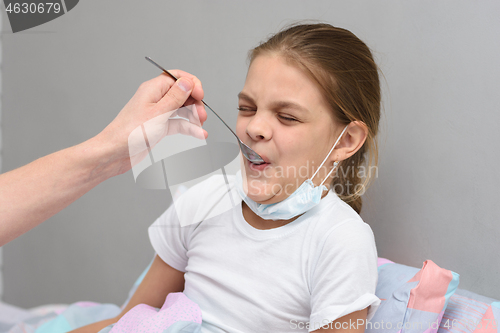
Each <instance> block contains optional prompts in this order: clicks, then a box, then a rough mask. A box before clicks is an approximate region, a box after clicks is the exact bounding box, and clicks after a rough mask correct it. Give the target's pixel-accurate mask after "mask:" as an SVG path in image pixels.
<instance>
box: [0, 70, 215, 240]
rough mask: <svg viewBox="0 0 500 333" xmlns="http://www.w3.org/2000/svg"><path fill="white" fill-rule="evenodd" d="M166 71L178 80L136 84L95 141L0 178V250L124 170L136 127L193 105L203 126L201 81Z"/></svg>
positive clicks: (193, 130) (191, 129) (190, 130)
mask: <svg viewBox="0 0 500 333" xmlns="http://www.w3.org/2000/svg"><path fill="white" fill-rule="evenodd" d="M172 72H173V73H174V75H176V76H177V77H180V79H179V80H178V81H177V82H174V80H173V79H171V78H170V77H169V76H167V75H165V74H162V75H160V76H158V77H156V78H154V79H152V80H149V81H147V82H144V83H143V84H141V86H140V87H139V89H138V90H137V92H136V93H135V95H134V96H133V97H132V99H131V100H130V101H129V102H128V103H127V104H126V105H125V107H124V108H123V109H122V110H121V111H120V113H119V114H118V115H117V117H116V118H115V119H114V120H113V121H112V122H111V123H110V124H109V125H108V126H107V127H106V128H105V129H104V130H103V131H102V132H101V133H99V134H98V135H97V136H95V137H93V138H91V139H89V140H87V141H85V142H83V143H81V144H79V145H76V146H73V147H70V148H67V149H64V150H61V151H58V152H56V153H53V154H50V155H48V156H45V157H42V158H39V159H37V160H35V161H34V162H31V163H29V164H27V165H25V166H23V167H20V168H18V169H15V170H12V171H10V172H7V173H4V174H1V175H0V246H3V245H5V244H6V243H8V242H9V241H11V240H13V239H15V238H16V237H18V236H20V235H22V234H23V233H25V232H27V231H29V230H31V229H32V228H34V227H36V226H37V225H39V224H40V223H42V222H43V221H45V220H46V219H48V218H49V217H51V216H53V215H54V214H56V213H57V212H59V211H60V210H62V209H63V208H65V207H66V206H68V205H69V204H71V203H72V202H73V201H75V200H76V199H78V198H80V197H81V196H82V195H83V194H85V193H86V192H88V191H89V190H90V189H92V188H93V187H95V186H96V185H97V184H99V183H101V182H103V181H104V180H106V179H108V178H111V177H113V176H116V175H119V174H122V173H124V172H126V171H128V170H129V169H130V168H131V162H130V156H129V146H128V137H129V135H130V133H131V132H132V131H133V130H134V129H135V128H137V127H138V126H141V125H142V124H144V123H145V122H147V121H148V120H151V119H153V118H161V117H158V116H160V115H164V114H166V113H167V112H169V111H173V110H176V109H178V108H180V107H181V106H183V105H191V104H194V105H195V109H194V110H195V111H194V112H196V113H197V115H196V117H195V118H197V119H199V124H200V125H201V124H203V122H204V121H205V119H206V112H205V109H204V108H203V105H202V104H201V102H200V101H201V99H202V98H203V89H202V87H201V82H200V81H199V80H198V79H197V78H196V77H195V76H193V75H191V74H188V73H185V72H183V71H178V70H173V71H172ZM190 116H191V115H190ZM186 123H188V122H183V123H182V124H186ZM188 124H189V123H188ZM183 127H184V128H182V129H180V130H179V129H177V132H182V133H184V134H189V135H193V136H196V137H199V138H203V137H206V135H207V133H206V132H205V131H204V130H203V129H201V127H198V126H196V125H188V126H187V127H185V126H184V125H183ZM165 134H167V133H162V134H161V135H165ZM144 156H146V154H144Z"/></svg>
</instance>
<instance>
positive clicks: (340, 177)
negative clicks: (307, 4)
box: [249, 23, 381, 213]
mask: <svg viewBox="0 0 500 333" xmlns="http://www.w3.org/2000/svg"><path fill="white" fill-rule="evenodd" d="M265 53H277V54H278V55H280V56H282V57H283V58H284V59H285V60H286V61H288V62H289V63H291V64H293V65H295V66H298V68H300V69H302V70H303V71H304V72H305V73H306V74H307V75H308V76H309V77H310V78H311V79H312V80H313V81H314V82H316V83H317V85H318V87H319V88H320V89H321V90H322V93H323V96H324V97H325V100H326V101H327V103H328V104H329V105H330V107H331V110H332V112H333V115H334V118H335V119H336V120H337V121H338V122H339V123H341V124H344V126H345V125H347V124H349V123H350V122H352V121H361V122H363V123H364V124H365V125H366V127H367V128H368V135H367V138H366V141H365V142H364V144H363V146H362V147H361V148H360V149H359V150H358V151H357V152H356V153H355V154H354V155H352V156H351V157H349V158H347V159H345V160H343V161H341V162H340V163H339V166H338V169H337V171H338V170H341V172H337V173H336V176H335V177H334V178H333V180H332V182H331V184H330V185H331V188H332V190H334V191H335V192H336V193H337V195H338V196H339V197H340V198H341V199H342V200H344V201H345V202H346V203H348V204H349V205H350V206H351V207H352V208H353V209H354V210H355V211H356V212H358V213H360V212H361V207H362V199H361V195H362V194H363V193H364V191H365V189H366V188H367V187H368V185H369V184H370V183H371V180H372V178H373V177H372V174H371V169H372V168H373V167H374V166H375V167H376V165H377V163H378V147H377V140H376V136H377V132H378V126H379V120H380V99H381V96H380V95H381V94H380V82H379V77H378V67H377V65H376V63H375V61H374V60H373V56H372V53H371V51H370V49H369V48H368V46H366V44H365V43H363V42H362V41H361V40H360V39H359V38H358V37H356V36H355V35H354V34H353V33H352V32H350V31H348V30H345V29H342V28H337V27H334V26H331V25H330V24H325V23H316V24H293V25H291V26H288V27H286V28H285V29H283V30H281V31H280V32H278V33H277V34H275V35H273V36H272V37H270V38H269V39H268V40H267V41H265V42H263V43H261V44H260V45H259V46H257V47H256V48H254V49H252V50H250V52H249V58H250V63H251V62H252V61H253V60H254V59H255V58H256V57H257V56H259V55H262V54H265ZM366 155H369V156H368V158H367V156H366ZM350 168H352V170H351V169H350ZM362 168H365V169H364V171H365V173H364V176H363V175H362V172H361V169H362ZM346 170H347V172H346ZM366 170H369V172H368V173H366Z"/></svg>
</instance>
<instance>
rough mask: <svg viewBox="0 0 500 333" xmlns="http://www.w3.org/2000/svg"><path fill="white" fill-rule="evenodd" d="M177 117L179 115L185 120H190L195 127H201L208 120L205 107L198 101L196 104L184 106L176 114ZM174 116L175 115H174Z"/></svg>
mask: <svg viewBox="0 0 500 333" xmlns="http://www.w3.org/2000/svg"><path fill="white" fill-rule="evenodd" d="M175 115H178V116H180V117H183V118H187V119H189V121H190V122H191V123H193V124H195V125H198V126H201V125H203V123H204V122H205V120H207V113H206V111H205V106H204V105H203V103H201V102H200V101H196V102H195V103H193V104H191V105H188V106H184V107H182V108H180V109H178V110H177V111H176V112H175ZM172 116H174V115H172Z"/></svg>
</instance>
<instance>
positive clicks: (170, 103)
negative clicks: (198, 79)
mask: <svg viewBox="0 0 500 333" xmlns="http://www.w3.org/2000/svg"><path fill="white" fill-rule="evenodd" d="M193 86H194V84H193V82H192V81H191V80H190V79H188V78H180V79H179V80H177V81H176V82H175V84H174V85H173V86H172V87H171V88H170V90H168V91H167V93H166V94H165V96H163V98H162V99H161V100H160V101H158V103H156V106H155V109H156V110H155V113H157V114H163V113H165V112H167V111H172V110H175V109H178V108H180V107H182V106H183V105H184V103H185V102H186V101H187V99H188V98H189V96H190V95H191V92H192V89H193Z"/></svg>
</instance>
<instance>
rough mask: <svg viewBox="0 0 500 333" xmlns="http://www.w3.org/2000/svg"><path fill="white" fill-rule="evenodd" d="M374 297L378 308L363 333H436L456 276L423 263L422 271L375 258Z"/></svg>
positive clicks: (454, 286)
mask: <svg viewBox="0 0 500 333" xmlns="http://www.w3.org/2000/svg"><path fill="white" fill-rule="evenodd" d="M378 274H379V276H378V283H377V290H376V292H375V294H376V295H377V296H378V297H379V298H380V299H381V301H382V302H381V304H380V306H379V308H378V310H377V312H375V315H374V316H373V318H372V319H371V320H370V321H369V322H367V323H366V332H367V333H370V332H387V333H389V332H400V331H404V332H419V333H422V332H424V333H435V332H437V331H438V328H439V325H440V323H441V318H442V317H443V314H444V310H445V309H446V306H447V304H448V301H449V299H450V297H451V295H453V293H454V292H455V290H456V289H457V286H458V281H459V275H458V274H457V273H455V272H452V271H449V270H447V269H443V268H440V267H439V266H438V265H436V264H435V263H434V262H433V261H431V260H426V261H425V262H424V264H423V266H422V269H420V270H419V269H418V268H414V267H409V266H405V265H400V264H396V263H394V262H392V261H390V260H388V259H384V258H379V262H378Z"/></svg>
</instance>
